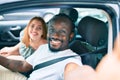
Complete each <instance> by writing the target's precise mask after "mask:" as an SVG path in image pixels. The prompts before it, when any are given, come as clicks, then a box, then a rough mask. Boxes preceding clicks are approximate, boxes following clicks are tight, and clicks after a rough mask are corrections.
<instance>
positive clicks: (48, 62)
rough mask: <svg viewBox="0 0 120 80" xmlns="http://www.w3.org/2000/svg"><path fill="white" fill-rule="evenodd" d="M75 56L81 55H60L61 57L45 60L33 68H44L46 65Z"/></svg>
mask: <svg viewBox="0 0 120 80" xmlns="http://www.w3.org/2000/svg"><path fill="white" fill-rule="evenodd" d="M75 56H79V55H72V56H65V57H60V58H56V59H52V60H49V61H46V62H43V63H40V64H38V65H36V66H35V67H34V69H33V70H37V69H40V68H44V67H46V66H49V65H52V64H54V63H57V62H60V61H63V60H65V59H67V58H71V57H75Z"/></svg>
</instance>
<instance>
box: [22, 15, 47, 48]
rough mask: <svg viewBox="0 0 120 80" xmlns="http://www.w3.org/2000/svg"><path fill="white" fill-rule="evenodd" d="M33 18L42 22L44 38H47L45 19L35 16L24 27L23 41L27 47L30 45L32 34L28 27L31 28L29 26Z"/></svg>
mask: <svg viewBox="0 0 120 80" xmlns="http://www.w3.org/2000/svg"><path fill="white" fill-rule="evenodd" d="M33 20H37V21H40V22H41V23H42V27H43V35H42V38H43V39H47V26H46V23H45V21H44V20H43V18H41V17H37V16H35V17H33V18H32V19H31V20H30V21H29V23H28V25H27V26H26V27H25V29H24V34H23V38H22V42H23V43H24V44H25V45H26V47H28V46H30V36H29V34H28V29H29V26H30V24H31V22H32V21H33Z"/></svg>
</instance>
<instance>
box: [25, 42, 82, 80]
mask: <svg viewBox="0 0 120 80" xmlns="http://www.w3.org/2000/svg"><path fill="white" fill-rule="evenodd" d="M71 55H77V54H76V53H74V52H73V51H72V50H70V49H67V50H64V51H59V52H51V51H50V50H49V48H48V44H45V45H42V46H40V47H39V48H38V49H37V50H36V51H35V53H34V54H32V55H31V56H30V57H28V58H27V59H26V61H27V62H28V63H29V64H31V65H32V66H33V69H34V67H35V66H36V65H37V64H40V63H43V62H45V61H49V60H52V59H55V58H59V57H63V56H71ZM69 62H75V63H77V64H78V65H82V63H81V58H80V56H75V57H71V58H67V59H65V60H63V61H59V62H57V63H55V64H52V65H49V66H47V67H44V68H41V69H37V70H35V71H33V72H32V73H31V74H30V77H29V78H28V80H64V79H63V74H64V68H65V65H66V64H67V63H69Z"/></svg>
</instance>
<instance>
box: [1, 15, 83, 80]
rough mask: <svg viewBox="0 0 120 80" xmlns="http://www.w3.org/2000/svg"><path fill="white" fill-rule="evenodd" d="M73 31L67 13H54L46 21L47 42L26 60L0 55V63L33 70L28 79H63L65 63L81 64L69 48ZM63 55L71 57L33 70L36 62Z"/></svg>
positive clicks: (20, 69)
mask: <svg viewBox="0 0 120 80" xmlns="http://www.w3.org/2000/svg"><path fill="white" fill-rule="evenodd" d="M73 31H74V24H73V23H72V20H71V19H70V18H69V17H68V16H67V15H65V14H59V15H56V16H54V17H53V18H52V19H51V20H50V21H49V23H48V34H47V36H48V44H45V45H41V46H40V47H39V48H38V49H37V50H36V51H35V53H34V54H33V55H31V56H30V57H28V58H27V59H26V61H16V60H10V59H7V58H5V57H2V56H0V65H2V66H4V67H6V68H8V69H10V70H12V71H18V72H28V71H30V70H33V72H32V73H31V74H30V77H29V78H28V80H63V79H64V77H63V74H64V68H65V66H66V64H67V63H69V62H74V63H76V64H78V65H82V63H81V58H80V56H78V55H77V54H76V53H74V52H73V51H72V50H70V49H69V42H70V40H72V38H73V36H74V32H73ZM63 56H64V57H65V56H73V57H70V58H67V59H65V60H62V61H59V62H56V63H54V64H52V65H49V66H45V67H42V68H38V69H37V70H34V67H35V66H36V65H37V64H40V63H44V62H46V61H49V60H53V59H56V58H59V57H63ZM49 63H50V62H49ZM42 66H44V65H42ZM73 67H74V66H73Z"/></svg>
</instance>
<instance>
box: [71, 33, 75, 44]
mask: <svg viewBox="0 0 120 80" xmlns="http://www.w3.org/2000/svg"><path fill="white" fill-rule="evenodd" d="M74 36H75V34H74V33H73V32H72V33H71V34H70V42H71V41H72V40H73V39H74Z"/></svg>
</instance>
